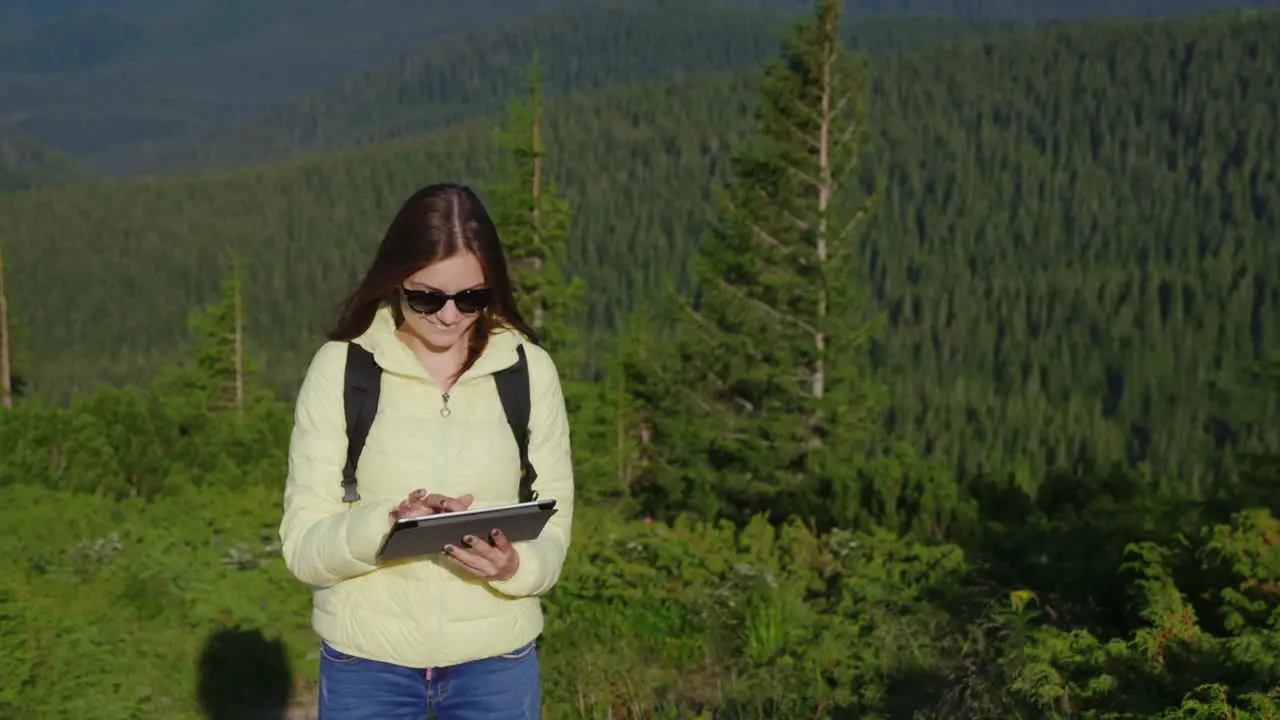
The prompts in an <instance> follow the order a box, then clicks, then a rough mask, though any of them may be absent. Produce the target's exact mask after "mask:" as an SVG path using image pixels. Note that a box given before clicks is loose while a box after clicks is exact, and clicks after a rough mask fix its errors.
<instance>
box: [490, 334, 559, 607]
mask: <svg viewBox="0 0 1280 720" xmlns="http://www.w3.org/2000/svg"><path fill="white" fill-rule="evenodd" d="M525 351H526V354H527V355H528V362H529V386H530V391H529V394H530V405H531V409H530V413H529V415H530V418H529V461H530V462H531V463H532V464H533V467H534V469H535V470H537V472H538V477H537V479H536V480H535V481H534V485H533V487H534V490H536V491H537V493H538V499H539V500H550V499H552V498H554V499H555V501H556V510H557V512H556V514H555V515H554V516H553V517H552V518H551V520H549V521H548V522H547V526H546V528H544V529H543V531H542V534H541V535H539V536H538V537H537V538H536V539H534V540H529V541H525V542H518V543H515V548H516V551H517V552H519V553H520V567H519V569H517V570H516V574H515V575H513V576H512V577H510V578H508V579H506V580H501V581H491V582H490V583H489V584H490V586H491V587H493V588H494V589H496V590H498V591H499V592H501V593H503V594H505V595H509V596H512V597H525V596H530V595H542V594H545V593H546V592H547V591H549V590H551V588H552V587H553V586H555V584H556V581H557V580H559V579H560V571H561V569H562V568H563V567H564V560H565V555H566V554H567V553H568V551H569V537H570V534H571V531H572V529H573V509H574V508H573V458H572V454H571V451H570V443H569V419H568V416H567V413H566V411H565V405H564V394H563V390H562V389H561V387H560V376H559V374H558V373H557V372H556V366H555V363H554V361H552V359H551V356H550V355H548V354H547V353H546V351H545V350H543V349H542V348H539V347H536V346H529V345H526V346H525Z"/></svg>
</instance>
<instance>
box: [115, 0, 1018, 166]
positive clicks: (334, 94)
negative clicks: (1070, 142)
mask: <svg viewBox="0 0 1280 720" xmlns="http://www.w3.org/2000/svg"><path fill="white" fill-rule="evenodd" d="M789 19H790V16H789V15H787V14H783V13H778V12H759V11H755V12H746V11H742V10H737V9H734V8H731V7H729V6H727V5H725V4H724V3H722V2H720V1H719V0H685V2H681V3H633V4H621V3H614V4H605V5H600V6H588V7H585V8H577V9H574V10H571V11H564V12H560V13H554V14H546V15H540V16H538V17H536V18H533V19H530V20H527V21H523V22H518V23H509V24H504V25H500V26H496V27H493V28H490V29H486V30H482V31H478V32H475V33H469V34H466V35H460V36H456V37H452V38H449V39H448V40H445V41H443V42H438V43H432V44H430V45H428V46H427V47H426V48H425V49H424V50H423V51H422V52H419V53H414V54H409V55H405V56H403V57H401V58H400V60H399V61H398V62H397V63H396V65H395V66H394V67H391V68H377V69H375V70H370V71H368V72H363V73H356V74H354V75H352V76H351V77H349V78H348V79H346V80H345V81H344V82H343V83H342V85H341V86H340V87H338V88H335V89H332V90H329V91H327V92H324V93H320V94H317V95H313V96H310V97H307V98H304V99H302V100H299V101H296V102H290V103H286V104H282V105H280V106H278V107H276V108H274V109H272V110H269V111H267V112H265V113H261V114H259V115H257V116H255V117H254V119H253V120H252V121H250V122H248V123H246V124H242V125H234V126H231V127H225V128H224V127H219V128H215V129H213V130H211V131H210V132H208V133H204V134H201V135H199V136H196V137H193V138H182V139H180V140H178V141H176V142H174V143H169V144H161V145H159V146H158V147H155V148H147V149H145V150H142V151H131V152H129V153H121V154H120V157H119V160H118V162H116V161H113V163H112V167H113V168H114V169H115V170H118V171H121V172H133V171H139V170H144V171H146V172H148V173H154V172H171V171H175V170H190V169H193V168H207V169H211V168H219V169H225V168H231V167H236V166H243V165H251V164H258V163H261V162H264V161H266V160H270V159H282V158H286V157H289V156H291V155H293V154H296V153H299V152H305V151H314V150H323V149H330V150H336V149H341V148H346V147H354V146H363V145H367V144H370V143H374V142H380V141H385V140H390V139H396V138H402V137H406V136H413V135H421V134H423V133H425V132H428V131H431V130H436V129H439V128H442V127H444V126H446V125H449V124H451V123H457V122H460V121H464V120H476V119H477V118H480V117H489V118H492V117H496V116H497V115H498V114H500V113H501V111H502V109H503V104H504V103H505V102H506V99H507V98H508V97H510V96H511V95H512V94H513V93H516V92H519V90H520V82H521V80H522V77H521V74H520V73H519V72H518V69H519V68H520V67H521V66H522V65H523V64H524V62H525V61H526V59H527V58H529V57H531V56H532V55H533V54H535V53H537V54H538V56H539V59H540V61H541V63H542V65H543V67H544V70H543V77H544V82H545V84H546V88H547V92H548V94H549V96H550V97H552V98H554V97H557V96H563V95H564V94H565V93H566V92H568V91H573V92H575V93H585V92H590V91H592V90H599V89H605V88H610V87H614V86H619V85H629V84H635V83H640V82H651V81H655V80H658V81H664V82H665V81H667V80H669V79H673V78H674V79H677V80H678V79H681V78H684V77H688V76H695V75H699V74H705V73H708V72H718V71H726V70H732V69H735V68H746V67H755V66H757V65H758V64H759V63H760V62H762V61H763V60H764V59H765V58H766V57H768V56H769V54H770V53H771V52H773V50H774V44H775V42H776V38H777V35H778V32H779V31H781V30H782V29H783V28H785V27H786V23H787V22H788V20H789ZM1015 27H1017V26H1016V25H1014V24H1011V23H1000V22H992V23H982V22H972V23H970V22H963V21H959V20H954V19H949V18H945V17H942V18H929V17H926V18H913V17H904V18H890V17H879V18H865V19H855V20H853V21H851V22H850V23H848V24H846V25H845V27H844V35H845V39H846V41H847V42H848V43H850V45H851V46H853V47H855V48H858V49H862V50H866V51H868V52H871V53H876V54H880V53H884V52H889V51H893V50H902V49H909V48H912V47H919V46H925V45H932V44H936V43H939V42H946V41H949V40H954V39H958V38H963V37H967V36H979V35H991V34H996V33H1001V32H1006V31H1008V30H1011V29H1013V28H1015Z"/></svg>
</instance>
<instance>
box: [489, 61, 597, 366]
mask: <svg viewBox="0 0 1280 720" xmlns="http://www.w3.org/2000/svg"><path fill="white" fill-rule="evenodd" d="M526 81H527V83H528V85H527V87H528V93H529V94H528V98H527V99H526V100H520V99H513V100H512V101H511V102H509V103H508V115H509V117H508V121H507V124H506V126H505V127H503V128H501V129H499V131H498V145H499V147H500V148H501V151H502V157H501V160H500V163H499V168H500V170H501V172H500V178H501V179H500V180H499V181H498V182H496V183H493V184H491V185H489V186H488V187H487V188H486V195H487V196H488V198H487V202H488V204H489V205H490V207H491V208H492V213H493V217H494V223H495V224H496V225H497V226H498V232H499V233H500V234H501V237H502V242H503V245H504V246H505V248H506V252H507V257H508V261H509V263H510V265H511V275H512V283H513V285H514V289H515V292H516V300H517V301H518V302H519V303H520V306H521V311H522V312H523V313H524V315H525V316H526V319H527V320H528V321H529V323H530V324H531V325H532V326H533V329H534V330H535V331H536V332H537V333H538V335H539V337H540V338H541V340H542V343H543V345H544V346H545V347H546V348H547V349H548V351H550V352H551V353H553V354H554V355H555V356H556V359H557V361H558V364H559V366H560V367H561V374H562V375H566V376H569V377H572V376H573V375H574V374H575V373H576V368H577V366H578V364H579V362H580V355H579V347H578V344H577V343H576V342H575V340H576V337H577V332H578V329H579V325H580V323H581V320H582V311H581V308H580V305H581V301H582V283H581V280H580V279H579V278H573V279H570V278H568V277H567V276H566V274H565V270H564V267H565V256H566V247H567V242H568V237H569V203H568V202H567V201H565V200H563V199H562V198H561V197H560V195H559V193H558V191H557V190H556V187H555V184H554V183H553V182H552V181H551V178H550V174H549V173H548V171H547V162H546V158H547V143H546V136H545V131H544V129H543V126H542V113H543V104H542V79H541V72H540V65H539V61H538V56H537V54H536V53H535V54H534V56H533V58H532V59H531V61H530V63H529V65H528V67H527V69H526Z"/></svg>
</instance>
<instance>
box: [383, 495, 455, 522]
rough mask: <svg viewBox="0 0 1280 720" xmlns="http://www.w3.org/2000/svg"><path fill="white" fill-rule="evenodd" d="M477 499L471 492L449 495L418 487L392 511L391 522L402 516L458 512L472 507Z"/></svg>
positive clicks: (410, 516)
mask: <svg viewBox="0 0 1280 720" xmlns="http://www.w3.org/2000/svg"><path fill="white" fill-rule="evenodd" d="M473 500H475V498H473V497H472V496H471V494H470V493H467V494H466V495H462V496H460V497H456V498H455V497H448V496H446V495H441V494H440V493H428V492H427V491H426V490H422V489H418V490H414V491H413V492H411V493H409V497H407V498H405V499H404V500H402V501H400V505H399V506H398V507H397V508H396V509H395V510H392V511H391V524H392V525H395V524H396V521H397V520H400V519H402V518H412V517H423V516H425V515H435V514H437V513H446V512H456V511H458V510H466V509H467V508H469V507H471V502H472V501H473Z"/></svg>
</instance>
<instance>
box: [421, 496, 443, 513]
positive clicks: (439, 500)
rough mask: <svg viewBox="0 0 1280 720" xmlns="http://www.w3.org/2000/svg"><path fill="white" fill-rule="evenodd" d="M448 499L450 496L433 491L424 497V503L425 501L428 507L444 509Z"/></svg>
mask: <svg viewBox="0 0 1280 720" xmlns="http://www.w3.org/2000/svg"><path fill="white" fill-rule="evenodd" d="M448 499H449V498H447V497H445V496H443V495H441V494H440V493H431V494H430V495H428V496H427V497H426V498H424V499H423V503H425V504H426V506H427V507H431V508H435V509H437V510H443V509H445V507H444V504H445V502H446V501H448Z"/></svg>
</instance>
